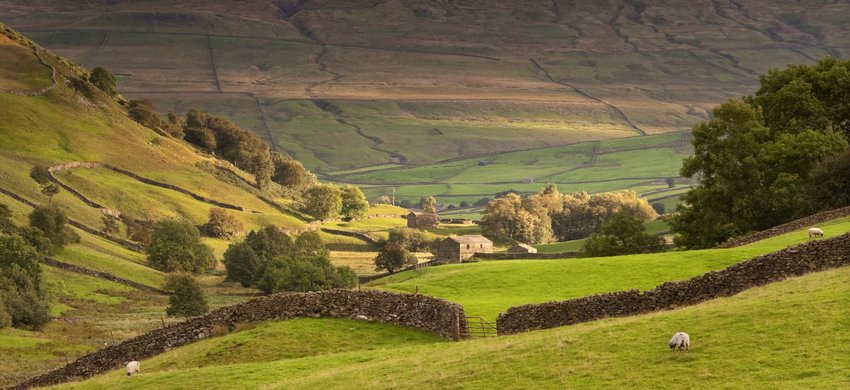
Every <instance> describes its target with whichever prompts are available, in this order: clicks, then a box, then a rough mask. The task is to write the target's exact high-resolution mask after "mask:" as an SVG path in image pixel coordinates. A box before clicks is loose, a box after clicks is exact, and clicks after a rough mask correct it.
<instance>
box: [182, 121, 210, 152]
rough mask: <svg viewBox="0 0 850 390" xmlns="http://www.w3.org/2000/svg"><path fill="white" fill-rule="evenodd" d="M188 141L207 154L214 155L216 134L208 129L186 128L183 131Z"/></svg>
mask: <svg viewBox="0 0 850 390" xmlns="http://www.w3.org/2000/svg"><path fill="white" fill-rule="evenodd" d="M183 131H184V133H185V134H186V141H188V142H190V143H192V144H195V145H197V146H198V147H200V148H201V149H203V150H204V151H206V152H209V153H213V152H215V149H216V146H217V144H216V141H215V133H213V131H212V130H210V129H208V128H206V127H194V126H188V125H187V126H186V128H185V129H184V130H183Z"/></svg>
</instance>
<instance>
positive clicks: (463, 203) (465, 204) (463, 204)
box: [458, 200, 471, 208]
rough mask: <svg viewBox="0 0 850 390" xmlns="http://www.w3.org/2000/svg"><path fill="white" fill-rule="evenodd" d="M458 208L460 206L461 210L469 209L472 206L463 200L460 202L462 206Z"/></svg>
mask: <svg viewBox="0 0 850 390" xmlns="http://www.w3.org/2000/svg"><path fill="white" fill-rule="evenodd" d="M458 206H459V207H460V208H467V207H469V206H471V205H470V204H469V202H467V201H465V200H463V201H461V202H460V205H458Z"/></svg>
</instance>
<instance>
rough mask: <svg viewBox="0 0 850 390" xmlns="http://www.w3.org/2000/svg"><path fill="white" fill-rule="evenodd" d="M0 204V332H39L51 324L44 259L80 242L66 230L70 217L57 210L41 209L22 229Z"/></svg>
mask: <svg viewBox="0 0 850 390" xmlns="http://www.w3.org/2000/svg"><path fill="white" fill-rule="evenodd" d="M11 215H12V214H11V212H10V210H9V208H8V207H7V206H6V205H5V204H0V328H4V327H8V326H15V327H21V326H24V327H32V328H39V327H41V326H43V325H44V324H46V323H47V322H49V321H50V311H49V306H48V304H47V297H46V292H45V289H44V287H43V286H42V281H41V266H40V262H41V259H42V257H43V256H45V255H47V254H50V253H51V252H54V251H56V250H58V249H60V248H61V247H62V246H64V245H66V244H68V243H70V242H74V241H76V240H78V239H79V237H78V236H76V235H74V234H73V233H72V232H71V231H70V230H69V229H68V228H67V226H65V224H66V223H67V217H65V214H64V212H62V211H61V210H60V209H58V208H56V207H55V206H52V205H48V206H39V207H36V208H35V209H34V210H33V211H32V212H31V213H30V214H29V222H30V224H29V226H27V227H18V226H16V225H15V224H14V223H13V222H12V219H11Z"/></svg>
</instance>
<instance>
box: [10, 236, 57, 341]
mask: <svg viewBox="0 0 850 390" xmlns="http://www.w3.org/2000/svg"><path fill="white" fill-rule="evenodd" d="M40 260H41V255H40V254H39V253H38V252H37V251H36V250H35V248H33V247H32V246H30V245H29V244H28V243H27V242H26V241H25V240H24V239H23V238H22V237H20V236H17V235H9V234H0V301H2V302H0V312H2V313H0V328H2V327H3V326H2V325H3V324H11V325H12V326H28V327H33V328H40V327H41V326H42V325H44V324H46V323H47V322H49V321H50V311H49V308H48V305H47V303H46V302H45V301H44V292H43V290H42V288H41V266H40V264H39V261H40ZM3 313H5V314H3ZM7 326H8V325H7Z"/></svg>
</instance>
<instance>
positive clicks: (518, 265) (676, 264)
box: [368, 218, 850, 321]
mask: <svg viewBox="0 0 850 390" xmlns="http://www.w3.org/2000/svg"><path fill="white" fill-rule="evenodd" d="M823 226H824V227H825V228H824V231H827V232H829V233H828V235H829V236H835V235H840V234H842V233H845V232H848V231H850V218H842V219H839V220H835V221H832V222H829V223H825V224H823ZM806 239H807V236H806V233H805V229H802V230H799V231H796V232H793V233H788V234H785V235H782V236H778V237H774V238H770V239H767V240H764V241H760V242H757V243H754V244H751V245H747V246H743V247H739V248H731V249H710V250H699V251H684V252H667V253H656V254H646V255H629V256H619V257H600V258H579V259H564V260H504V261H502V260H500V261H480V262H477V263H469V264H457V265H454V264H452V265H443V266H439V267H430V268H423V269H419V270H414V271H407V272H402V273H399V274H396V275H393V276H389V277H386V278H382V279H379V280H376V281H374V282H372V283H370V284H368V286H370V287H372V288H378V289H383V290H390V291H401V292H414V291H416V290H417V289H418V291H419V292H420V293H422V294H426V295H431V296H435V297H439V298H443V299H446V300H449V301H452V302H458V303H460V304H461V305H463V307H464V309H465V310H466V313H467V315H471V316H480V317H484V318H485V319H487V320H488V321H495V319H496V317H497V315H498V314H499V313H501V312H504V311H505V310H507V308H508V307H511V306H517V305H523V304H526V303H538V302H546V301H551V300H565V299H570V298H577V297H581V296H585V295H591V294H597V293H603V292H611V291H619V290H628V289H633V288H636V289H642V290H648V289H651V288H652V287H655V286H656V285H659V284H661V283H664V282H666V281H673V280H682V279H687V278H690V277H693V276H697V275H701V274H703V273H705V272H708V271H711V270H718V269H722V268H726V267H728V266H730V265H732V264H735V263H737V262H740V261H743V260H747V259H750V258H752V257H754V256H757V255H760V254H764V253H769V252H773V251H776V250H779V249H782V248H785V247H787V246H791V245H796V244H799V243H801V242H805V241H806ZM563 249H564V248H558V251H561V250H563Z"/></svg>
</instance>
